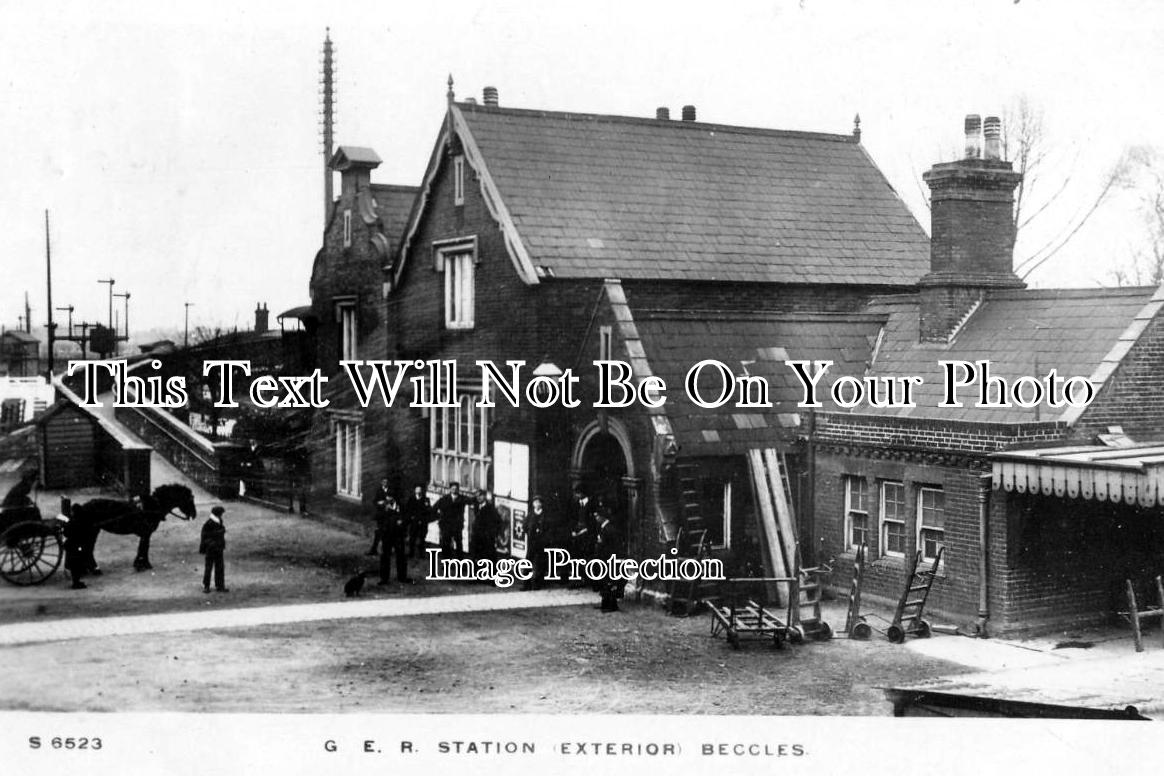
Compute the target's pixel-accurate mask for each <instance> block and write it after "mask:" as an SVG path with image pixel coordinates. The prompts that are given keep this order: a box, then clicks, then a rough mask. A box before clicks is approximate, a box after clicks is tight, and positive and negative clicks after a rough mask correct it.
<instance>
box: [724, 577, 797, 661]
mask: <svg viewBox="0 0 1164 776" xmlns="http://www.w3.org/2000/svg"><path fill="white" fill-rule="evenodd" d="M780 583H785V584H788V583H792V584H793V585H795V580H794V579H792V578H790V577H747V578H741V579H725V580H724V581H723V582H721V583H720V584H721V585H722V586H723V587H722V588H721V590H723V589H724V588H726V590H725V591H724V592H726V595H723V594H721V595H720V596H719V600H718V601H712V602H709V604H710V607H711V635H712V636H718V635H719V634H721V633H723V634H724V635H725V637H726V638H727V642H728V644H730V645H731V647H732V649H739V648H740V640H741V639H743V638H754V639H769V638H770V639H772V643H773V645H774V646H775V647H776V648H778V649H779V648H781V647H783V646H784V642H785V641H786V640H787V639H788V638H789V627H788V623H786V622H784V621H783V620H781V619H780V618H779V617H777V616H776V615H777V614H780V613H783V610H782V608H781V607H779V605H778V604H777V605H776V606H770V605H768V604H767V603H766V601H767V598H768V595H767V588H768V586H769V585H775V584H780ZM757 599H759V600H757ZM724 600H726V604H722V603H721V602H722V601H724Z"/></svg>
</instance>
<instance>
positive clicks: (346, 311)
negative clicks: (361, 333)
mask: <svg viewBox="0 0 1164 776" xmlns="http://www.w3.org/2000/svg"><path fill="white" fill-rule="evenodd" d="M335 320H336V323H338V324H339V357H340V360H341V361H354V360H355V359H356V345H357V343H358V334H357V329H356V300H354V299H350V300H344V301H342V302H336V305H335Z"/></svg>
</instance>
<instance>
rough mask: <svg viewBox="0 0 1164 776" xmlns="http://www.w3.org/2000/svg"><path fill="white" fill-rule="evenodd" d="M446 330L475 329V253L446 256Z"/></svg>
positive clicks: (458, 253)
mask: <svg viewBox="0 0 1164 776" xmlns="http://www.w3.org/2000/svg"><path fill="white" fill-rule="evenodd" d="M444 265H445V266H444V270H445V328H448V329H471V328H473V253H472V251H461V252H457V253H447V254H445V256H444Z"/></svg>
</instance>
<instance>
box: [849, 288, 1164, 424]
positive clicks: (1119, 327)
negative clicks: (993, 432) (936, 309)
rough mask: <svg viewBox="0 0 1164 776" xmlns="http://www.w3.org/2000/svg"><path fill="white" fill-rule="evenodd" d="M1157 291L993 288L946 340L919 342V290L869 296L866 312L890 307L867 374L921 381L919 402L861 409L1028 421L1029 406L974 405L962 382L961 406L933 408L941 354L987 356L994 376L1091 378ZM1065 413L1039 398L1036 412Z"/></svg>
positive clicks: (1043, 415)
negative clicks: (909, 406)
mask: <svg viewBox="0 0 1164 776" xmlns="http://www.w3.org/2000/svg"><path fill="white" fill-rule="evenodd" d="M1155 291H1156V289H1155V288H1125V289H1056V290H1014V291H1000V292H994V293H992V294H991V296H990V298H989V300H988V301H986V302H984V303H983V304H982V306H981V307H979V308H978V309H977V310H976V311H975V312H974V313H973V314H972V315H971V316H970V317H969V319H968V320H967V321H966V323H965V324H964V325H963V327H962V329H961V330H960V331H959V332H958V333H957V335H956V336H955V338H954V341H953V342H952V343H951V344H950V345H948V346H941V345H921V344H918V299H917V297H916V296H909V297H906V296H893V297H883V298H881V299H878V300H874V301H873V302H872V303H870V305H869V306H868V307H867V311H868V312H872V313H885V314H887V315H888V323H887V324H886V327H885V335H884V338H883V340H882V343H881V346H880V348H879V350H878V352H877V354H876V357H875V359H874V362H873V367H872V369H871V370H870V374H871V375H875V376H905V375H917V376H918V377H921V378H922V379H923V380H924V381H925V382H924V384H923V385H921V386H920V387H919V388H917V389H916V390H915V391H914V399H915V401H916V402H917V405H918V406H917V407H916V408H912V409H880V410H878V409H870V408H867V407H864V406H862V407H861V408H859V411H860V412H861V413H862V414H883V415H885V414H888V415H899V416H910V417H922V418H941V419H943V420H971V421H985V422H994V423H1018V422H1033V421H1034V420H1035V419H1036V418H1035V410H1034V408H1031V409H1024V408H1022V407H1019V406H1017V405H1016V406H1014V407H1011V408H1005V409H988V408H976V407H973V406H971V405H972V404H973V403H974V401H975V400H976V398H977V393H976V392H975V391H972V390H970V389H963V390H962V391H960V392H959V395H958V398H959V400H962V401H963V403H964V404H965V405H966V406H964V407H962V408H953V407H938V406H937V405H938V404H939V403H940V402H941V401H942V390H943V385H944V377H943V373H942V369H941V367H940V366H939V364H938V361H940V360H965V361H978V360H989V361H990V362H991V363H990V373H991V375H992V376H996V377H1005V378H1007V379H1008V380H1010V379H1014V378H1018V377H1022V376H1024V375H1031V376H1036V377H1042V376H1044V375H1046V374H1047V372H1048V370H1050V369H1052V368H1054V369H1055V370H1057V372H1058V374H1059V375H1060V376H1061V377H1062V378H1064V379H1065V378H1068V377H1071V376H1074V375H1081V376H1083V377H1091V376H1092V375H1093V374H1094V373H1095V372H1096V370H1097V369H1098V368H1099V367H1100V366H1101V364H1102V363H1103V362H1104V361H1105V359H1107V357H1108V356H1109V354H1113V353H1114V351H1113V349H1114V348H1115V347H1116V346H1117V344H1119V343H1120V341H1121V338H1122V337H1123V335H1124V334H1125V332H1128V331H1129V328H1130V327H1131V326H1132V324H1133V322H1134V321H1135V319H1136V317H1137V316H1138V315H1140V314H1141V313H1142V312H1143V311H1144V310H1145V306H1146V305H1147V304H1148V303H1149V301H1150V300H1151V299H1152V296H1153V293H1154V292H1155ZM1158 306H1159V305H1157V307H1158ZM1124 352H1126V350H1124ZM1118 355H1119V356H1122V355H1123V353H1119V354H1118ZM1036 367H1037V371H1036ZM855 411H858V410H855ZM1065 412H1066V410H1065V409H1059V410H1055V409H1051V408H1049V407H1047V406H1046V405H1044V406H1043V407H1042V408H1041V410H1040V413H1039V418H1038V419H1039V420H1041V421H1051V420H1061V419H1063V415H1064V414H1065Z"/></svg>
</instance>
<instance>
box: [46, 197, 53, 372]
mask: <svg viewBox="0 0 1164 776" xmlns="http://www.w3.org/2000/svg"><path fill="white" fill-rule="evenodd" d="M44 267H45V288H46V289H47V294H48V305H47V306H46V307H45V309H46V310H48V376H49V379H50V380H51V379H52V377H53V333H54V332H53V328H54V327H53V249H52V241H51V239H50V238H49V212H48V210H47V209H45V211H44Z"/></svg>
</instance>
